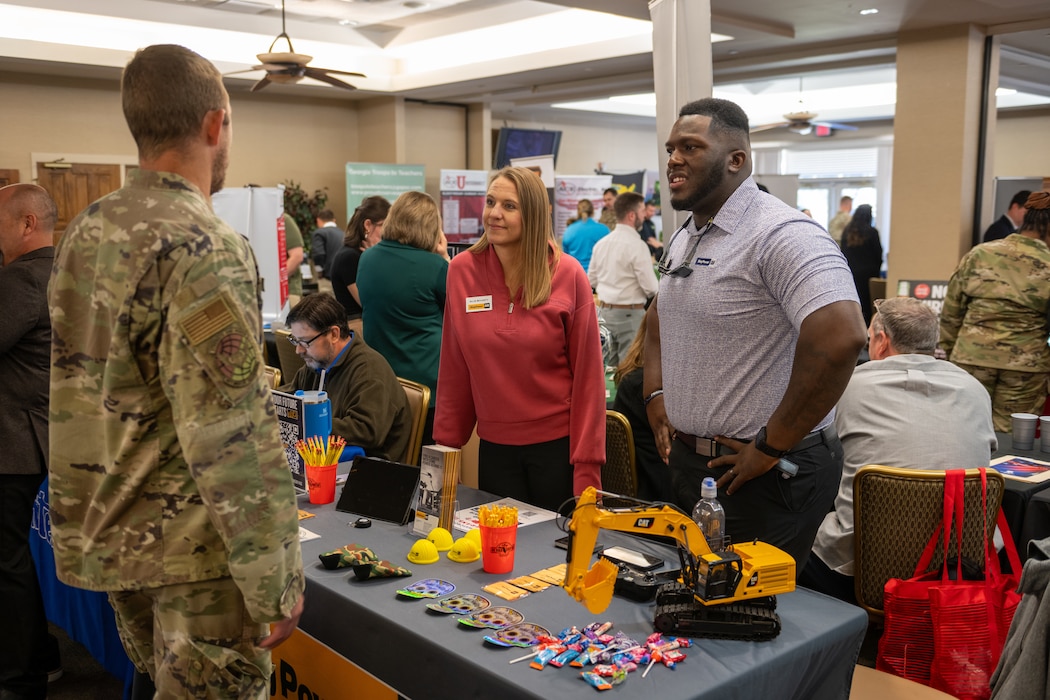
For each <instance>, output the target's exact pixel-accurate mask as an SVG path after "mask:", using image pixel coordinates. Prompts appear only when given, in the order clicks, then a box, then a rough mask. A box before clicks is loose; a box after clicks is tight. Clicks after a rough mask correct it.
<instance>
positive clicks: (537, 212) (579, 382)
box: [434, 168, 605, 510]
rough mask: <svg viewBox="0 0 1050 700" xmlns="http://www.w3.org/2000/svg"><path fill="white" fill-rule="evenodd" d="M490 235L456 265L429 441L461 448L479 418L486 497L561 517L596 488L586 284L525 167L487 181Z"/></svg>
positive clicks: (599, 376)
mask: <svg viewBox="0 0 1050 700" xmlns="http://www.w3.org/2000/svg"><path fill="white" fill-rule="evenodd" d="M483 223H484V226H485V232H484V234H482V237H481V240H479V241H478V242H477V243H476V244H475V245H474V246H472V247H471V248H470V249H469V250H467V251H466V252H465V253H461V254H460V255H457V256H456V257H455V258H453V259H452V262H451V263H450V265H449V270H448V284H447V293H446V301H445V324H444V329H443V331H442V340H441V363H440V368H439V371H438V386H437V411H436V417H435V420H434V439H435V440H436V441H437V442H438V443H440V444H442V445H449V446H452V447H462V446H463V444H464V443H465V442H466V441H467V440H468V439H469V438H470V433H471V430H472V429H473V427H474V423H475V421H476V422H477V426H478V437H479V438H480V439H481V444H480V447H479V452H478V462H479V464H478V481H479V484H478V485H479V486H480V488H481V489H482V490H483V491H489V492H491V493H494V494H497V495H500V496H510V497H512V498H517V499H519V500H522V501H525V502H527V503H532V504H533V505H537V506H540V507H542V508H547V509H549V510H558V509H559V507H561V506H562V505H563V503H564V502H565V501H566V500H567V499H569V498H570V497H571V496H573V495H579V494H580V493H581V492H582V491H583V489H585V488H586V487H587V486H595V487H598V488H601V465H602V463H603V462H604V461H605V377H604V373H603V367H602V350H601V342H600V340H599V337H598V318H597V314H596V313H595V308H594V297H593V294H592V293H591V286H590V283H589V282H588V281H587V275H586V274H585V273H584V272H583V268H582V267H580V264H579V263H578V262H577V261H576V260H574V259H573V258H571V257H570V256H567V255H562V254H561V253H560V251H559V250H558V247H557V245H556V244H555V242H554V236H553V233H552V230H551V219H550V204H549V202H548V199H547V191H546V189H545V188H544V186H543V183H542V182H541V181H540V179H539V177H537V176H536V174H535V173H533V172H532V171H530V170H526V169H525V168H504V169H503V170H501V171H499V172H498V173H496V175H495V176H494V177H493V178H492V180H491V181H490V182H489V188H488V192H487V194H486V195H485V212H484V215H483Z"/></svg>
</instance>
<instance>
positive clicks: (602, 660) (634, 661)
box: [511, 622, 692, 690]
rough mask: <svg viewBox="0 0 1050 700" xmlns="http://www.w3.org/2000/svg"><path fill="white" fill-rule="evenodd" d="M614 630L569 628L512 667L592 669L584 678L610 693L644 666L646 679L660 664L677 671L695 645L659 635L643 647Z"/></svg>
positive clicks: (607, 626) (607, 627) (609, 625)
mask: <svg viewBox="0 0 1050 700" xmlns="http://www.w3.org/2000/svg"><path fill="white" fill-rule="evenodd" d="M611 628H612V623H611V622H604V623H599V622H594V623H591V624H590V625H587V626H586V627H584V628H583V630H579V629H577V628H576V627H567V628H566V629H564V630H562V631H561V633H560V634H559V635H558V636H557V637H547V638H543V639H541V640H540V643H539V645H537V647H536V650H535V651H534V652H533V653H532V654H529V655H528V656H524V657H521V658H518V659H514V660H512V661H511V663H517V662H518V661H525V660H528V659H531V661H530V663H529V665H530V666H531V667H532V668H534V669H536V670H543V668H544V667H546V666H554V667H555V668H561V667H562V666H564V665H566V664H568V665H569V666H572V667H574V668H583V669H585V668H588V667H592V668H591V670H586V671H583V672H582V673H581V674H580V677H581V678H582V679H583V680H584V681H586V682H587V683H588V684H590V685H591V686H593V687H594V688H597V689H598V690H609V689H610V688H612V687H613V686H614V685H618V684H620V683H623V682H624V680H626V678H627V674H628V673H630V672H631V671H635V670H637V669H638V668H639V667H640V666H645V667H646V669H645V671H644V672H643V673H642V678H645V676H646V674H648V673H649V670H650V669H651V668H652V667H653V665H654V664H656V663H662V664H663V665H664V666H666V667H667V668H672V669H673V668H674V667H675V666H676V665H677V664H678V663H679V662H681V661H684V660H685V652H683V651H682V650H681V649H682V648H685V647H689V646H691V645H692V640H690V639H688V638H686V637H672V638H670V639H664V638H663V636H662V635H661V634H660V633H659V632H654V633H653V634H651V635H649V637H648V638H646V640H645V644H640V643H639V642H637V641H635V640H633V639H631V638H630V637H628V636H627V635H626V634H624V633H623V632H617V633H616V634H609V630H610V629H611Z"/></svg>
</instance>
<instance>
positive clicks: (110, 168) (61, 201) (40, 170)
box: [36, 163, 121, 243]
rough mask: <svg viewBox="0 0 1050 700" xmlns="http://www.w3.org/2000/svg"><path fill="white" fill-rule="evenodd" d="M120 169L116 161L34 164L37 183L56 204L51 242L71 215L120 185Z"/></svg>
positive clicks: (58, 234) (58, 235)
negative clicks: (53, 233) (56, 218)
mask: <svg viewBox="0 0 1050 700" xmlns="http://www.w3.org/2000/svg"><path fill="white" fill-rule="evenodd" d="M48 165H50V166H51V167H48ZM120 168H121V166H120V165H119V164H113V165H108V164H96V163H68V164H67V163H62V164H61V165H59V166H57V167H56V164H45V163H37V164H36V169H37V184H39V185H40V186H41V187H43V188H44V189H45V190H47V191H48V193H50V194H51V198H52V199H54V200H55V204H57V205H58V221H56V222H55V243H58V239H59V238H61V237H62V234H63V233H65V230H66V226H67V225H68V224H69V221H70V220H71V219H72V218H73V217H75V216H76V215H77V214H79V213H80V212H82V211H83V210H84V209H86V208H87V206H88V205H89V204H91V203H92V202H94V201H95V200H96V199H98V198H100V197H103V196H105V195H107V194H109V193H110V192H112V191H114V190H116V189H119V188H120Z"/></svg>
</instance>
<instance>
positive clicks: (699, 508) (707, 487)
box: [693, 477, 726, 552]
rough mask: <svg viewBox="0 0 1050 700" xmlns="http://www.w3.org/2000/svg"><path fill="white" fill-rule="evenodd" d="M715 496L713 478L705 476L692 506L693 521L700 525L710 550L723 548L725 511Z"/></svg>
mask: <svg viewBox="0 0 1050 700" xmlns="http://www.w3.org/2000/svg"><path fill="white" fill-rule="evenodd" d="M717 496H718V487H717V486H716V485H715V480H714V479H712V478H711V477H706V478H705V479H704V481H703V483H702V484H701V485H700V500H699V501H697V502H696V505H695V506H693V522H695V523H696V524H697V525H699V526H700V531H701V532H703V533H704V537H706V538H707V546H708V547H710V548H711V551H712V552H721V551H722V550H724V549H725V530H726V513H725V511H724V510H722V504H721V503H719V502H718V498H717Z"/></svg>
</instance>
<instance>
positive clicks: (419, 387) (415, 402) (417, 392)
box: [397, 377, 430, 465]
mask: <svg viewBox="0 0 1050 700" xmlns="http://www.w3.org/2000/svg"><path fill="white" fill-rule="evenodd" d="M397 381H399V382H401V386H402V388H403V389H404V390H405V396H407V397H408V411H409V413H410V414H411V416H412V431H411V433H410V437H409V440H408V447H407V448H406V449H405V455H404V457H402V458H401V462H402V464H415V465H418V464H419V457H420V453H421V452H422V451H423V429H424V428H426V422H427V406H428V405H429V404H430V387H428V386H426V385H424V384H420V383H418V382H413V381H412V380H410V379H404V378H402V377H398V378H397Z"/></svg>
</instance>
